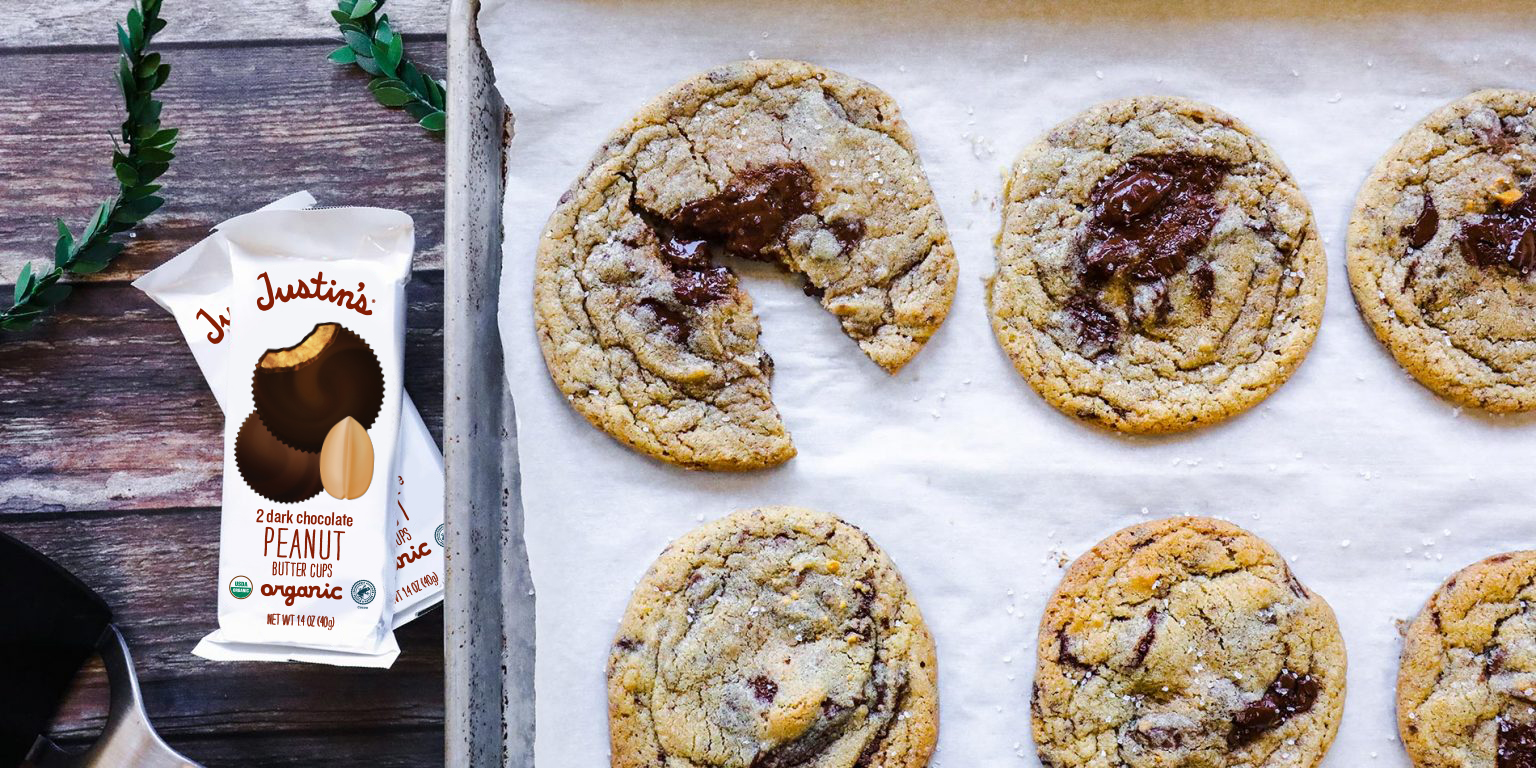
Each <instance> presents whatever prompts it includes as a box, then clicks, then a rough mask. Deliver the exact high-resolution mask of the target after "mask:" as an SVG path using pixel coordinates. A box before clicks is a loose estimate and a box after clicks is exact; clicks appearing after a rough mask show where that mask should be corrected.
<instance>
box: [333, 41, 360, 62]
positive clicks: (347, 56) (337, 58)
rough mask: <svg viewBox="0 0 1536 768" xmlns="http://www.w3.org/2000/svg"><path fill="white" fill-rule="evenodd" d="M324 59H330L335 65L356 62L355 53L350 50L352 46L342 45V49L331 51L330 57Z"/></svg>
mask: <svg viewBox="0 0 1536 768" xmlns="http://www.w3.org/2000/svg"><path fill="white" fill-rule="evenodd" d="M326 58H328V59H330V60H331V61H332V62H334V63H336V64H351V63H353V62H355V61H357V51H354V50H352V46H350V45H343V46H342V47H340V48H337V49H336V50H334V51H331V55H330V56H327V57H326Z"/></svg>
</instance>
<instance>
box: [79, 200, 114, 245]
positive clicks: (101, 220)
mask: <svg viewBox="0 0 1536 768" xmlns="http://www.w3.org/2000/svg"><path fill="white" fill-rule="evenodd" d="M111 215H112V204H111V203H102V204H101V205H98V206H96V214H95V215H94V216H92V217H91V220H90V222H88V223H87V224H86V225H85V231H84V232H81V233H80V242H82V243H86V242H90V241H91V240H94V239H96V233H97V232H98V231H100V229H101V228H102V226H103V225H105V224H106V223H107V219H108V218H109V217H111Z"/></svg>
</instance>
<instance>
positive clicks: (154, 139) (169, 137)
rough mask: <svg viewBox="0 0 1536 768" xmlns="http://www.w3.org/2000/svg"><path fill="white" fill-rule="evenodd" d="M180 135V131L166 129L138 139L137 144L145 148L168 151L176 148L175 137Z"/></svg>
mask: <svg viewBox="0 0 1536 768" xmlns="http://www.w3.org/2000/svg"><path fill="white" fill-rule="evenodd" d="M180 135H181V131H180V130H179V129H176V128H167V129H165V130H163V131H155V132H154V133H151V134H149V135H148V136H143V137H140V139H139V143H140V144H141V145H143V146H146V147H160V148H161V149H170V148H172V147H174V146H176V137H177V136H180Z"/></svg>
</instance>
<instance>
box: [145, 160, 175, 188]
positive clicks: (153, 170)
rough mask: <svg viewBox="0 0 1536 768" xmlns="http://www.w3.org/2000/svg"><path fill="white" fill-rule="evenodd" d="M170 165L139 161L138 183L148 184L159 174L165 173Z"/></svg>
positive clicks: (158, 176)
mask: <svg viewBox="0 0 1536 768" xmlns="http://www.w3.org/2000/svg"><path fill="white" fill-rule="evenodd" d="M170 167H171V166H170V164H169V163H140V164H139V183H140V184H148V183H149V182H151V181H154V180H155V179H158V178H160V174H162V173H165V172H166V171H167V170H168V169H169V168H170Z"/></svg>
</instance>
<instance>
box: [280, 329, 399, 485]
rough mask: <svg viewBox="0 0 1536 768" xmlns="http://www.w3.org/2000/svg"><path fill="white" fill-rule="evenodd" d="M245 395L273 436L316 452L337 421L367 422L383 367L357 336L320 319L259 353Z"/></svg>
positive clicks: (376, 403) (375, 409)
mask: <svg viewBox="0 0 1536 768" xmlns="http://www.w3.org/2000/svg"><path fill="white" fill-rule="evenodd" d="M251 393H252V395H253V396H254V398H255V403H256V413H257V414H258V415H259V416H260V417H261V421H262V423H263V424H265V425H266V428H267V430H268V431H270V432H271V433H272V435H273V436H274V437H276V438H277V439H278V440H281V441H282V442H283V443H286V444H287V445H289V446H291V447H293V448H296V449H298V450H301V451H307V452H310V453H314V454H317V455H318V454H319V453H320V449H321V448H322V447H323V446H324V444H325V436H326V435H327V434H328V433H330V431H331V428H332V427H334V426H336V424H337V423H338V422H340V421H341V420H342V419H345V418H348V417H351V418H352V419H354V420H356V421H357V423H359V424H361V425H363V427H364V428H369V427H372V426H373V421H374V419H375V418H376V417H377V416H378V414H379V408H380V406H381V405H382V404H383V402H384V370H383V369H382V368H381V367H380V366H379V359H378V357H377V356H376V355H374V353H373V349H372V348H371V347H369V346H368V343H367V342H365V341H363V340H362V338H360V337H359V336H358V335H357V334H355V333H353V332H352V331H349V330H347V329H346V328H344V327H342V326H341V325H340V324H338V323H320V324H319V325H316V326H315V328H314V330H312V331H310V333H309V335H307V336H305V337H304V338H303V339H302V340H301V341H299V343H297V344H295V345H293V346H291V347H284V348H281V349H269V350H267V352H266V354H264V355H262V356H261V359H260V360H259V361H258V362H257V363H256V371H255V373H254V374H252V377H251Z"/></svg>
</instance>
